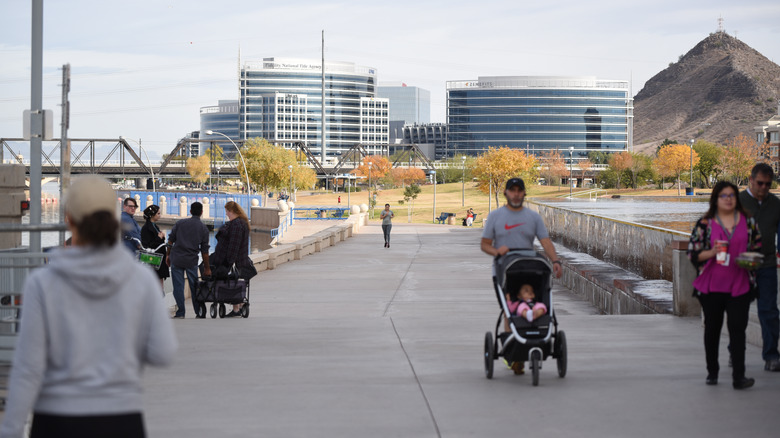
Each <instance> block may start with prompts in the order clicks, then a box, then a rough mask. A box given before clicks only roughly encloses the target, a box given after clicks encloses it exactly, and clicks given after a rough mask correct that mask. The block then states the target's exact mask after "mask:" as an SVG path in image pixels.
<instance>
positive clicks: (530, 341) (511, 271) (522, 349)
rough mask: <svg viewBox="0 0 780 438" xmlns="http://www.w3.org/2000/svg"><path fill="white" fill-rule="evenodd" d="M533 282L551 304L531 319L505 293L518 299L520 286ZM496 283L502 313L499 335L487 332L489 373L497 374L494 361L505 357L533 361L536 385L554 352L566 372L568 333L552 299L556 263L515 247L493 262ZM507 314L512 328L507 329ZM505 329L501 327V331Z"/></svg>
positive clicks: (540, 297) (541, 297) (538, 296)
mask: <svg viewBox="0 0 780 438" xmlns="http://www.w3.org/2000/svg"><path fill="white" fill-rule="evenodd" d="M524 284H530V285H531V286H532V287H533V289H534V292H535V294H536V299H537V301H538V302H542V303H544V304H545V306H547V313H545V314H544V315H542V316H540V317H538V318H537V319H535V320H533V321H531V322H529V321H528V320H527V319H526V318H524V317H522V316H518V315H514V314H512V312H510V310H509V305H508V302H507V300H506V297H505V294H507V293H508V294H509V296H510V299H511V300H517V299H518V297H517V295H518V292H519V290H520V287H521V286H522V285H524ZM493 286H494V288H495V292H496V298H497V299H498V304H499V306H500V307H501V313H500V314H499V316H498V321H497V322H496V329H495V337H494V334H493V333H492V332H487V333H486V334H485V376H486V377H487V378H488V379H492V378H493V363H494V361H495V360H496V359H498V358H499V357H503V358H504V359H505V360H506V361H507V362H508V363H512V362H517V361H520V362H524V361H528V362H529V363H530V367H531V372H532V374H533V385H534V386H537V385H538V384H539V370H540V369H541V368H542V361H544V360H545V359H547V358H548V357H549V356H552V357H553V358H555V359H556V360H557V365H558V375H559V376H560V377H564V376H566V359H567V358H566V335H565V333H564V332H563V330H558V320H557V318H556V316H555V307H554V305H553V299H552V290H551V289H552V265H550V263H549V262H548V261H547V259H545V258H543V257H541V256H539V255H538V254H536V253H535V252H534V251H526V250H523V251H519V250H512V251H510V252H508V253H507V254H506V255H504V256H503V257H496V260H495V263H494V264H493ZM504 318H506V319H507V323H508V326H509V330H508V331H503V327H502V320H503V319H504ZM500 330H501V331H500Z"/></svg>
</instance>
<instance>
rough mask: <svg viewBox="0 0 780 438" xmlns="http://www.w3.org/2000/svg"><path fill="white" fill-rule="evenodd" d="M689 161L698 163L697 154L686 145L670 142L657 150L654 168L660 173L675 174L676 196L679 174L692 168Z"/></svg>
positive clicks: (678, 187) (678, 190)
mask: <svg viewBox="0 0 780 438" xmlns="http://www.w3.org/2000/svg"><path fill="white" fill-rule="evenodd" d="M691 160H693V161H691ZM691 162H692V163H693V166H695V165H696V164H698V163H699V154H698V153H696V151H692V149H691V147H690V146H688V145H684V144H670V145H666V146H663V147H662V148H661V149H659V150H658V158H657V159H656V161H655V165H656V169H657V170H658V172H659V173H660V174H661V175H669V176H672V175H676V176H677V196H680V184H681V182H680V175H681V174H682V173H683V172H686V171H691V170H692V169H691Z"/></svg>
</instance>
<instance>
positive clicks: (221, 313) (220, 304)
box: [219, 303, 225, 318]
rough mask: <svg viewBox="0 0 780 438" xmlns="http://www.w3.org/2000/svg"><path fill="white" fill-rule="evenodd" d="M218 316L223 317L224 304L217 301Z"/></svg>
mask: <svg viewBox="0 0 780 438" xmlns="http://www.w3.org/2000/svg"><path fill="white" fill-rule="evenodd" d="M219 317H220V318H224V317H225V304H224V303H219Z"/></svg>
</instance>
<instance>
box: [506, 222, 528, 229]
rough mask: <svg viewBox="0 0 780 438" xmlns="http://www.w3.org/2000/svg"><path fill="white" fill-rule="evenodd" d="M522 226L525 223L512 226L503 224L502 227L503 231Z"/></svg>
mask: <svg viewBox="0 0 780 438" xmlns="http://www.w3.org/2000/svg"><path fill="white" fill-rule="evenodd" d="M523 224H525V222H520V223H519V224H514V225H509V224H505V225H504V229H505V230H511V229H512V228H515V227H519V226H520V225H523Z"/></svg>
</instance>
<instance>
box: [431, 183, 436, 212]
mask: <svg viewBox="0 0 780 438" xmlns="http://www.w3.org/2000/svg"><path fill="white" fill-rule="evenodd" d="M431 176H433V223H434V224H435V223H436V171H435V170H432V171H431Z"/></svg>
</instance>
